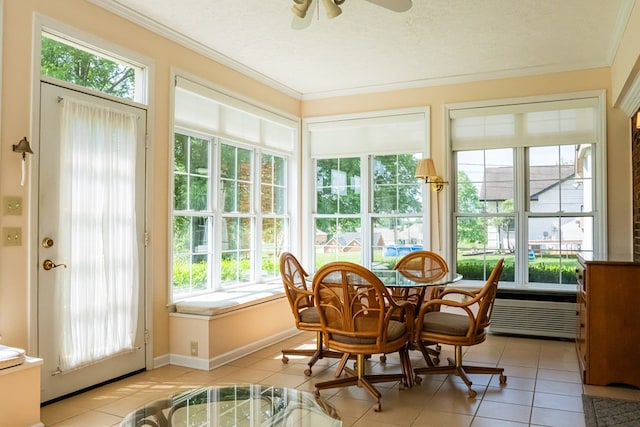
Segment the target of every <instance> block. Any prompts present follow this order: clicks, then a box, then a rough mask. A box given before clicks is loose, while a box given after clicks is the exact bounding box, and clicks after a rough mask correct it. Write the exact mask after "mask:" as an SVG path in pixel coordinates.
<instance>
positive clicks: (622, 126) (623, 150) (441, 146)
mask: <svg viewBox="0 0 640 427" xmlns="http://www.w3.org/2000/svg"><path fill="white" fill-rule="evenodd" d="M610 84H611V75H610V69H609V68H598V69H591V70H585V71H575V72H565V73H556V74H547V75H542V76H534V77H521V78H511V79H501V80H486V81H480V82H474V83H464V84H455V85H448V86H437V87H424V88H419V89H410V90H401V91H393V92H385V93H377V94H366V95H353V96H346V97H339V98H332V99H322V100H309V101H305V102H304V104H303V106H302V115H303V117H315V116H323V115H334V114H346V113H355V112H361V111H375V110H384V109H395V108H405V107H416V106H423V105H428V106H430V108H431V157H432V158H433V159H434V162H435V163H436V169H438V170H444V158H445V142H444V138H445V133H444V132H445V118H444V106H445V105H446V104H451V103H458V102H470V101H480V100H488V99H502V98H516V97H524V96H535V95H547V94H556V93H570V92H579V91H586V90H600V89H605V90H606V91H607V105H608V108H607V139H608V151H607V156H608V161H607V163H608V189H609V191H608V197H609V200H608V215H609V224H610V226H609V231H608V232H609V255H610V257H615V258H618V259H630V256H631V239H630V237H629V236H630V234H631V213H632V212H631V210H632V207H631V198H630V194H631V168H630V161H629V159H630V156H631V145H630V143H629V137H628V128H629V124H628V120H627V118H626V117H625V116H624V114H623V113H622V112H621V111H620V110H618V109H614V108H612V107H611V95H610V94H611V87H610ZM432 206H436V204H435V203H434V204H433V205H432ZM444 214H445V213H444V212H443V213H442V215H444ZM436 224H437V222H435V221H434V223H433V224H432V227H435V226H436ZM614 224H615V226H612V225H614ZM431 235H432V236H434V239H433V241H432V247H433V248H437V247H438V241H437V236H438V232H437V231H436V230H432V233H431ZM443 235H444V234H443Z"/></svg>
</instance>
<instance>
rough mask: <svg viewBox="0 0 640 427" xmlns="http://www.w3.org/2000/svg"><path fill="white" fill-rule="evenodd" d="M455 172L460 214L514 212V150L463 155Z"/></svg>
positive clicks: (458, 158) (462, 153)
mask: <svg viewBox="0 0 640 427" xmlns="http://www.w3.org/2000/svg"><path fill="white" fill-rule="evenodd" d="M456 169H457V171H458V181H457V183H456V184H457V185H456V191H457V195H458V196H457V210H458V212H460V213H478V212H513V199H514V192H513V191H514V173H513V150H512V149H496V150H478V151H460V152H458V153H456Z"/></svg>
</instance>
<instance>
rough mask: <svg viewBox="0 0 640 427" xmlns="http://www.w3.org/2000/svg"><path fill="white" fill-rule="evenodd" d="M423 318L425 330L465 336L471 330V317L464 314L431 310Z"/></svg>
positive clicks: (423, 328)
mask: <svg viewBox="0 0 640 427" xmlns="http://www.w3.org/2000/svg"><path fill="white" fill-rule="evenodd" d="M422 319H423V320H422V330H423V331H424V332H432V333H435V334H444V335H453V336H459V337H463V336H465V335H467V331H468V330H469V317H468V316H466V315H463V314H454V313H447V312H443V311H431V312H427V313H426V314H425V315H424V317H423V318H422Z"/></svg>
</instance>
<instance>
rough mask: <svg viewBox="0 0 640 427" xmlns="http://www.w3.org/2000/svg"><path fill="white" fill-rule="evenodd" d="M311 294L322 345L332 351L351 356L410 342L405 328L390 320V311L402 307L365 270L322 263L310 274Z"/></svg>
mask: <svg viewBox="0 0 640 427" xmlns="http://www.w3.org/2000/svg"><path fill="white" fill-rule="evenodd" d="M313 295H314V299H315V303H316V307H317V309H318V314H319V316H320V324H321V325H322V332H323V334H324V342H325V344H326V345H327V346H328V347H329V348H331V349H334V350H338V351H342V352H345V353H352V354H358V353H360V354H363V353H364V354H375V353H383V352H386V351H387V349H388V348H389V347H393V348H395V349H397V348H398V347H399V346H401V345H402V343H406V342H407V341H408V339H409V332H410V329H409V328H407V325H406V324H405V323H404V322H397V321H393V320H392V318H391V314H392V311H393V310H395V309H401V306H400V305H398V304H397V303H396V302H395V301H394V300H393V298H392V297H391V295H390V294H389V291H388V290H387V289H386V288H385V286H384V284H383V283H382V281H381V280H380V279H379V278H378V277H377V276H376V275H375V274H374V273H373V272H372V271H371V270H369V269H367V268H366V267H363V266H361V265H358V264H355V263H351V262H346V261H335V262H330V263H328V264H325V265H324V266H322V267H320V268H319V269H318V271H316V273H315V274H314V275H313ZM400 304H403V306H404V303H400ZM406 306H411V304H410V303H406ZM411 309H412V306H411ZM410 317H411V319H412V318H413V313H411V316H410ZM391 322H393V323H391ZM411 324H413V321H412V320H411ZM398 343H399V344H398Z"/></svg>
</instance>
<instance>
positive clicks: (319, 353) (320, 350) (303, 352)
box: [282, 331, 343, 376]
mask: <svg viewBox="0 0 640 427" xmlns="http://www.w3.org/2000/svg"><path fill="white" fill-rule="evenodd" d="M287 355H290V356H308V357H310V359H309V362H308V363H307V365H308V366H309V367H308V368H307V369H305V370H304V374H305V375H306V376H311V374H312V373H313V372H312V371H311V368H313V365H315V363H316V362H317V361H318V360H320V359H322V358H325V357H331V358H334V359H340V358H342V356H343V354H342V353H338V352H335V351H331V350H327V349H325V348H324V344H323V343H322V332H320V331H317V332H316V348H315V349H313V350H311V349H289V350H282V363H288V362H289V358H288V357H287Z"/></svg>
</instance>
